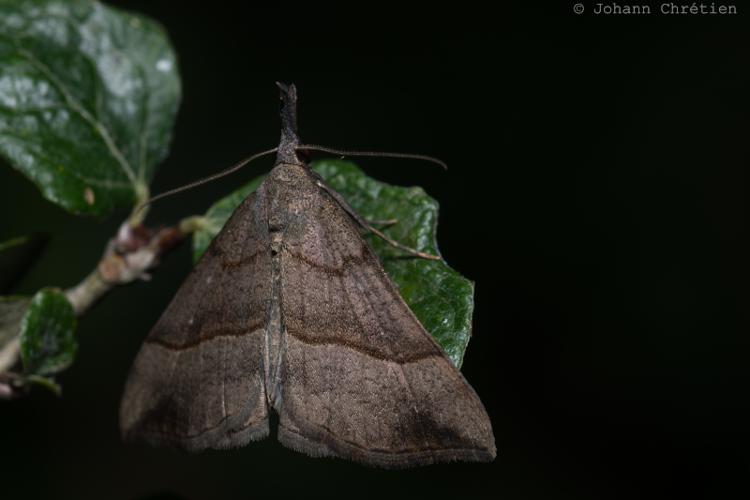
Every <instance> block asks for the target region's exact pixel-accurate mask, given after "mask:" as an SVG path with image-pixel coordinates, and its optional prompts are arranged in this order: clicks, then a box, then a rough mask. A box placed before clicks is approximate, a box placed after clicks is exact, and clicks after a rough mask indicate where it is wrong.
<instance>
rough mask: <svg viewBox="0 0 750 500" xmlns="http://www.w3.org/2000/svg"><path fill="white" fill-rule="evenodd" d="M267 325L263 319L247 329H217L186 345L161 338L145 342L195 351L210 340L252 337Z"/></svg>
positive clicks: (175, 349)
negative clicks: (194, 349)
mask: <svg viewBox="0 0 750 500" xmlns="http://www.w3.org/2000/svg"><path fill="white" fill-rule="evenodd" d="M265 323H266V320H265V318H262V319H258V320H256V321H254V322H253V323H251V324H249V325H248V326H247V327H245V328H217V329H215V330H213V331H211V332H208V333H207V334H204V335H202V336H200V337H197V338H193V339H190V340H189V341H188V342H184V343H177V342H170V341H168V340H164V339H160V338H147V339H146V340H145V343H147V344H156V345H158V346H161V347H164V348H165V349H169V350H170V351H184V350H187V349H193V348H195V347H198V346H199V345H201V344H203V343H204V342H208V341H209V340H214V339H216V338H219V337H242V336H244V335H252V334H254V333H256V332H259V331H263V328H262V327H263V326H264V325H265Z"/></svg>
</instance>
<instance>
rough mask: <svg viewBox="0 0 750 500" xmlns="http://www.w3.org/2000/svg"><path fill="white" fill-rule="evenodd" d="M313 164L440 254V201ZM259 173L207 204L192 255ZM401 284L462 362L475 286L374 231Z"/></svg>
mask: <svg viewBox="0 0 750 500" xmlns="http://www.w3.org/2000/svg"><path fill="white" fill-rule="evenodd" d="M312 168H313V169H314V170H315V171H317V172H318V173H319V174H320V175H321V176H322V177H323V179H324V180H325V181H326V183H327V184H328V185H329V186H330V187H331V188H333V189H334V190H335V191H337V192H338V193H339V194H341V196H343V197H344V199H345V200H346V201H347V202H348V203H349V204H350V205H351V207H352V208H353V209H354V210H355V211H356V212H357V213H358V214H359V215H360V216H361V217H362V218H364V219H366V220H371V221H378V220H391V219H395V220H397V221H398V222H397V223H396V224H394V225H392V226H390V227H388V228H387V229H384V230H383V231H384V232H385V233H387V234H388V235H389V236H390V237H391V238H392V239H394V240H396V241H398V242H399V243H402V244H405V245H407V246H409V247H412V248H415V249H416V250H419V251H423V252H427V253H432V254H438V247H437V239H436V238H437V219H438V203H437V202H436V201H435V200H434V199H433V198H431V197H429V196H428V195H427V194H426V193H425V192H424V190H423V189H422V188H419V187H412V188H404V187H398V186H391V185H388V184H385V183H382V182H378V181H376V180H374V179H371V178H370V177H367V176H366V175H365V174H364V173H363V172H362V171H361V170H360V169H359V168H357V166H356V165H354V164H353V163H351V162H346V161H341V160H327V161H320V162H315V163H313V164H312ZM262 180H263V178H262V177H260V178H257V179H255V180H253V181H251V182H250V183H249V184H247V185H245V186H243V187H241V188H240V189H238V190H237V191H235V192H233V193H232V194H230V195H229V196H227V197H225V198H222V199H221V200H219V201H218V202H216V203H215V204H214V205H213V206H211V208H209V209H208V211H207V212H206V215H205V218H204V224H203V225H202V228H201V229H200V230H198V231H197V232H196V233H195V234H194V236H193V257H194V259H195V260H196V261H197V260H198V258H200V256H201V255H202V254H203V252H204V251H205V250H206V248H207V247H208V244H209V243H210V242H211V240H212V239H213V238H214V236H216V234H218V232H219V231H220V230H221V228H222V226H223V225H224V223H225V222H226V220H227V219H228V218H229V216H230V215H231V214H232V212H233V211H234V209H235V208H236V207H237V206H238V205H239V204H240V203H241V202H242V200H243V199H245V197H247V195H248V194H250V193H251V192H252V191H254V190H255V189H256V188H257V187H258V185H260V183H261V182H262ZM366 238H367V239H368V241H369V242H370V244H371V245H372V248H373V250H375V253H376V254H377V255H378V257H379V258H380V260H381V262H382V263H383V267H384V268H385V270H386V272H387V273H388V275H389V276H390V277H391V279H393V281H394V282H395V283H396V285H398V287H399V290H400V292H401V296H402V297H403V298H404V300H405V301H406V303H407V304H408V305H409V307H410V308H411V310H412V311H413V312H414V314H415V315H416V316H417V318H419V321H420V322H421V323H422V325H423V326H424V327H425V329H426V330H427V331H428V332H430V333H431V334H432V336H433V337H434V338H435V340H437V342H438V343H439V344H440V345H441V346H442V347H443V350H444V351H445V352H446V354H447V355H448V357H449V358H450V359H451V361H452V362H453V364H455V365H456V366H457V367H460V366H461V362H462V360H463V356H464V352H465V351H466V346H467V344H468V343H469V337H470V336H471V318H472V313H473V311H474V285H473V283H472V282H471V281H469V280H468V279H466V278H464V277H463V276H461V275H460V274H459V273H458V272H456V271H455V270H453V269H451V268H450V267H449V266H448V264H447V263H446V262H445V261H444V260H440V261H434V260H426V259H420V258H414V257H411V256H408V255H406V254H405V253H404V252H403V251H401V250H398V249H396V248H393V247H392V246H390V245H388V244H387V243H385V242H384V241H382V240H381V239H380V238H377V237H375V236H373V235H368V236H367V237H366Z"/></svg>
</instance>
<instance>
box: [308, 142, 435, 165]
mask: <svg viewBox="0 0 750 500" xmlns="http://www.w3.org/2000/svg"><path fill="white" fill-rule="evenodd" d="M297 149H298V150H299V149H301V150H304V151H320V152H322V153H331V154H334V155H342V156H376V157H380V158H406V159H407V160H424V161H429V162H431V163H436V164H438V165H440V166H441V167H443V170H448V165H446V164H445V162H444V161H442V160H439V159H437V158H433V157H432V156H427V155H415V154H411V153H386V152H382V151H346V150H343V149H333V148H327V147H325V146H318V145H316V144H304V145H300V146H297Z"/></svg>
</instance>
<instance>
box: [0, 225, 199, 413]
mask: <svg viewBox="0 0 750 500" xmlns="http://www.w3.org/2000/svg"><path fill="white" fill-rule="evenodd" d="M132 222H133V221H132V220H127V221H125V222H124V223H123V224H122V225H121V226H120V229H119V230H118V232H117V235H116V236H115V237H114V238H112V239H111V240H109V242H108V243H107V247H106V249H105V251H104V255H102V258H101V259H100V260H99V263H98V264H97V266H96V268H95V269H94V270H93V271H92V272H91V273H90V274H89V275H88V276H86V277H85V278H84V279H83V281H81V282H80V283H79V284H78V285H76V286H74V287H72V288H70V289H68V290H66V291H65V296H66V297H67V298H68V300H69V301H70V303H71V304H72V305H73V310H74V311H75V314H76V316H82V315H83V314H85V313H86V311H88V310H89V308H91V306H93V305H94V304H95V303H96V302H97V301H98V300H99V299H100V298H102V297H103V296H104V295H105V294H107V292H109V291H110V290H112V289H113V288H115V287H116V286H120V285H125V284H128V283H132V282H133V281H138V280H142V281H148V280H149V279H151V276H150V274H149V271H150V270H152V269H153V268H155V267H156V266H158V265H159V262H160V261H161V259H162V257H164V256H165V255H166V254H167V253H169V252H170V251H171V250H173V249H174V248H175V247H176V246H177V245H179V244H180V243H181V242H182V241H183V240H185V238H186V237H187V236H189V235H190V234H191V233H193V232H194V231H196V230H197V229H199V228H200V227H202V222H203V218H202V217H199V216H195V217H188V218H186V219H183V220H182V221H180V223H179V224H177V225H176V226H173V227H165V228H161V229H158V230H153V229H149V228H147V227H146V226H144V225H143V224H136V225H133V223H132ZM20 345H21V342H20V339H19V337H16V338H14V339H12V340H10V341H9V342H8V343H7V344H6V345H5V346H2V347H0V399H10V398H12V397H16V396H18V394H19V391H18V387H16V385H14V382H15V381H16V380H17V378H18V377H19V376H18V375H17V374H16V373H13V372H12V371H10V370H11V369H13V367H14V366H16V365H17V364H18V362H19V358H20Z"/></svg>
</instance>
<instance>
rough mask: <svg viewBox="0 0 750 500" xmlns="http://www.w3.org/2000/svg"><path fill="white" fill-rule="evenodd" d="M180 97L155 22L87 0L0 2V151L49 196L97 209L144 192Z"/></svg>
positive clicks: (80, 208)
mask: <svg viewBox="0 0 750 500" xmlns="http://www.w3.org/2000/svg"><path fill="white" fill-rule="evenodd" d="M179 99H180V80H179V76H178V74H177V64H176V59H175V54H174V52H173V50H172V47H171V46H170V44H169V41H168V39H167V36H166V34H165V33H164V30H163V29H162V28H161V26H159V25H158V24H156V23H155V22H154V21H152V20H150V19H148V18H146V17H143V16H139V15H135V14H130V13H126V12H122V11H119V10H116V9H113V8H110V7H106V6H104V5H102V4H100V3H98V2H96V1H93V0H72V1H69V0H16V1H3V2H0V154H2V156H4V157H5V158H6V159H7V160H8V162H9V163H10V164H11V165H12V166H13V167H15V168H16V169H18V170H20V171H21V172H23V173H24V174H25V175H26V176H27V177H29V179H31V180H32V181H33V182H34V183H35V184H36V185H37V186H38V187H39V189H40V190H41V191H42V193H43V195H44V196H45V197H46V198H47V199H49V200H50V201H53V202H55V203H57V204H59V205H61V206H62V207H64V208H65V209H67V210H69V211H71V212H74V213H80V214H94V215H103V214H107V213H109V212H110V211H112V210H113V209H115V208H119V207H127V206H130V205H133V204H134V203H135V202H136V201H137V200H138V199H143V198H144V197H146V196H147V194H148V183H149V180H150V179H151V177H152V175H153V173H154V170H155V168H156V165H157V164H158V163H159V162H160V161H161V160H162V159H163V158H164V156H165V155H166V153H167V150H168V146H169V139H170V135H171V131H172V126H173V123H174V119H175V114H176V112H177V107H178V104H179Z"/></svg>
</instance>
